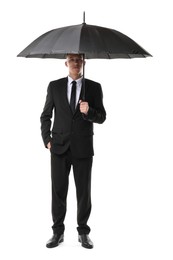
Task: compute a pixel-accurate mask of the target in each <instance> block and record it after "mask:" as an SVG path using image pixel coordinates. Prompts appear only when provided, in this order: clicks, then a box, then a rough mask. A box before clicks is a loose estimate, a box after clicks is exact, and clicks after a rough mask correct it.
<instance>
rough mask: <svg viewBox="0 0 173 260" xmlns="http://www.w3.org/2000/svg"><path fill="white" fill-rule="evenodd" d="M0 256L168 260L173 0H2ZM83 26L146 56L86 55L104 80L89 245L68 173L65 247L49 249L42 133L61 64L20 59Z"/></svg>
mask: <svg viewBox="0 0 173 260" xmlns="http://www.w3.org/2000/svg"><path fill="white" fill-rule="evenodd" d="M0 5H1V6H0V10H1V15H0V28H1V40H0V45H1V58H0V63H1V64H0V66H1V76H0V83H1V86H0V122H1V128H0V132H1V134H0V136H1V157H0V158H1V163H0V167H1V169H0V205H1V213H0V218H1V220H0V239H1V241H0V247H1V250H0V254H1V255H2V256H0V258H1V259H3V260H6V259H8V260H9V259H18V260H23V259H25V260H31V259H42V260H48V259H49V260H51V259H52V260H54V259H65V260H66V259H69V258H71V259H77V260H78V259H92V260H93V259H99V258H100V257H102V258H103V259H105V258H107V259H117V260H128V259H133V260H143V259H144V260H146V259H147V260H150V259H151V260H153V259H157V260H158V259H166V260H169V259H171V260H172V259H173V252H172V243H173V221H172V219H173V209H172V198H173V189H172V187H173V179H172V174H173V164H172V159H173V121H172V119H173V118H172V112H173V91H172V88H173V76H172V68H173V54H172V48H173V37H172V26H171V23H172V22H173V18H172V7H171V1H169V0H165V1H161V0H145V1H144V0H141V1H140V0H131V1H128V0H116V1H113V0H112V1H111V0H107V1H104V2H102V1H100V0H95V1H89V0H88V1H85V2H84V1H78V0H73V1H66V0H64V1H57V0H56V1H55V0H49V1H44V0H16V1H12V0H11V1H8V0H7V1H1V4H0ZM83 11H85V12H86V23H88V24H95V25H100V26H104V27H109V28H114V29H116V30H118V31H120V32H122V33H124V34H126V35H128V36H129V37H131V38H132V39H134V40H135V41H136V42H137V43H139V44H140V45H141V46H142V47H143V48H144V49H146V50H147V51H148V52H150V53H151V54H152V55H153V58H147V59H132V60H120V59H119V60H118V59H116V60H87V64H86V77H87V78H91V79H93V80H95V81H98V82H100V83H101V85H102V88H103V92H104V104H105V108H106V111H107V120H106V122H105V123H104V124H103V125H95V136H94V138H95V142H94V145H95V157H94V165H93V175H92V198H93V199H92V200H93V210H92V214H91V218H90V221H89V224H90V226H91V228H92V232H91V239H92V240H93V241H94V244H95V248H94V249H93V250H85V249H84V248H82V247H81V246H80V245H79V244H78V242H77V232H76V198H75V188H74V181H73V176H72V174H71V175H70V188H69V196H68V211H67V216H66V221H65V224H66V232H65V243H64V244H63V245H62V246H60V247H59V248H55V249H52V250H49V249H47V248H46V247H45V243H46V241H47V240H48V239H49V238H50V237H51V235H52V230H51V225H52V221H51V208H50V202H51V196H50V191H51V189H50V186H51V185H50V158H49V151H47V150H46V149H45V148H44V146H43V143H42V139H41V135H40V119H39V118H40V114H41V112H42V109H43V106H44V102H45V97H46V90H47V86H48V83H49V81H51V80H54V79H57V78H60V77H64V76H66V75H67V68H66V67H65V66H64V61H63V60H51V59H50V60H48V59H47V60H42V59H24V58H17V57H16V55H17V54H18V53H19V52H20V51H22V50H23V49H24V48H25V47H26V46H27V45H28V44H29V43H30V42H32V41H33V40H34V39H35V38H37V37H38V36H40V35H41V34H43V33H44V32H46V31H49V30H51V29H54V28H58V27H62V26H67V25H73V24H80V23H82V19H83V17H82V16H83Z"/></svg>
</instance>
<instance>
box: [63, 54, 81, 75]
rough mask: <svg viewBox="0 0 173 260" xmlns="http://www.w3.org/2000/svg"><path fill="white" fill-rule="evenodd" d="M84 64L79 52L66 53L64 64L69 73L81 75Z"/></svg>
mask: <svg viewBox="0 0 173 260" xmlns="http://www.w3.org/2000/svg"><path fill="white" fill-rule="evenodd" d="M83 64H84V60H83V56H82V55H80V54H68V55H67V60H66V62H65V65H66V66H67V67H68V68H69V75H73V76H77V75H79V76H81V75H82V67H83Z"/></svg>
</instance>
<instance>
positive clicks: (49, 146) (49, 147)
mask: <svg viewBox="0 0 173 260" xmlns="http://www.w3.org/2000/svg"><path fill="white" fill-rule="evenodd" d="M47 148H48V149H49V150H50V149H51V143H50V142H49V143H48V144H47Z"/></svg>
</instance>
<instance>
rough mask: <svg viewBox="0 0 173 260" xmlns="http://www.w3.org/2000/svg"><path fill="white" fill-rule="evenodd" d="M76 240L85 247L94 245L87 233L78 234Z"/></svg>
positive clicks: (89, 247)
mask: <svg viewBox="0 0 173 260" xmlns="http://www.w3.org/2000/svg"><path fill="white" fill-rule="evenodd" d="M78 241H79V242H80V243H81V245H82V246H83V247H85V248H88V249H91V248H93V247H94V245H93V242H92V241H91V239H90V238H89V236H88V235H87V234H83V235H79V238H78Z"/></svg>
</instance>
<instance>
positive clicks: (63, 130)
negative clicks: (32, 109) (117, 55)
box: [41, 78, 106, 234]
mask: <svg viewBox="0 0 173 260" xmlns="http://www.w3.org/2000/svg"><path fill="white" fill-rule="evenodd" d="M67 80H68V78H62V79H59V80H56V81H52V82H50V84H49V86H48V92H47V98H46V103H45V106H44V110H43V113H42V115H41V131H42V137H43V141H44V144H45V146H46V147H47V144H48V143H49V142H51V169H52V171H51V172H52V215H53V221H54V225H53V230H54V233H62V232H63V231H64V224H63V222H64V218H65V213H66V196H67V190H68V174H69V172H70V167H71V165H73V171H74V178H75V184H76V190H77V200H78V225H79V227H78V232H79V234H82V233H89V230H90V229H89V227H88V226H87V220H88V218H89V214H90V210H91V198H90V188H91V167H92V156H93V155H94V151H93V123H103V122H104V121H105V119H106V112H105V109H104V106H103V103H102V89H101V86H100V84H99V83H96V82H94V81H91V80H88V79H85V100H86V101H87V102H88V104H89V111H88V114H87V115H84V114H81V112H80V110H79V104H78V105H77V107H76V110H75V113H74V114H73V113H72V111H71V109H70V106H69V102H68V99H67ZM82 91H83V90H81V97H82ZM53 111H54V122H53V127H52V130H51V118H52V115H53Z"/></svg>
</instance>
